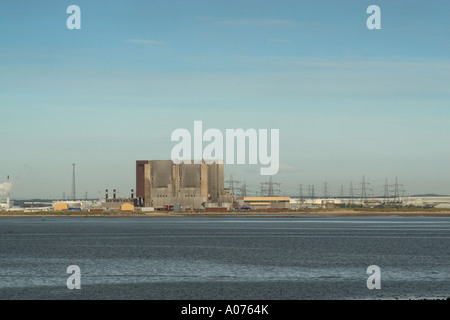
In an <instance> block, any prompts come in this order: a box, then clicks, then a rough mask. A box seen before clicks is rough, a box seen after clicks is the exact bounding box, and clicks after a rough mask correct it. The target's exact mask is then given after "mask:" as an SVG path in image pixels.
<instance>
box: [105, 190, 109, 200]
mask: <svg viewBox="0 0 450 320" xmlns="http://www.w3.org/2000/svg"><path fill="white" fill-rule="evenodd" d="M105 199H106V200H108V189H106V191H105Z"/></svg>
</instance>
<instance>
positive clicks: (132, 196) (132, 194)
mask: <svg viewBox="0 0 450 320" xmlns="http://www.w3.org/2000/svg"><path fill="white" fill-rule="evenodd" d="M131 199H134V189H131Z"/></svg>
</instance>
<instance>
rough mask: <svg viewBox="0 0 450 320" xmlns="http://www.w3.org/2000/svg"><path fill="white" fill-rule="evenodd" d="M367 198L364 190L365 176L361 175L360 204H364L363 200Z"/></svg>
mask: <svg viewBox="0 0 450 320" xmlns="http://www.w3.org/2000/svg"><path fill="white" fill-rule="evenodd" d="M365 200H367V192H366V180H365V177H364V176H363V177H362V183H361V205H363V204H364V201H365Z"/></svg>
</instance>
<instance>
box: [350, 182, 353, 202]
mask: <svg viewBox="0 0 450 320" xmlns="http://www.w3.org/2000/svg"><path fill="white" fill-rule="evenodd" d="M350 203H351V204H353V182H350Z"/></svg>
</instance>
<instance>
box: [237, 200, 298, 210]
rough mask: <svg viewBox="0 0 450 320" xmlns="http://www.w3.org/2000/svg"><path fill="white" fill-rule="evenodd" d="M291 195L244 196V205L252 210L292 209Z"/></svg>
mask: <svg viewBox="0 0 450 320" xmlns="http://www.w3.org/2000/svg"><path fill="white" fill-rule="evenodd" d="M290 200H291V198H290V197H243V198H242V206H241V207H245V208H248V209H252V210H258V209H266V210H267V209H290V208H291V204H290Z"/></svg>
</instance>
